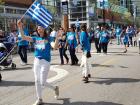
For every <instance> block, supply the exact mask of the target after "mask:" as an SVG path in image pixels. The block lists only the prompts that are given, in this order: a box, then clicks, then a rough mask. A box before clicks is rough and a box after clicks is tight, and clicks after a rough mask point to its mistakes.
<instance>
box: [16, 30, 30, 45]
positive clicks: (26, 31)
mask: <svg viewBox="0 0 140 105" xmlns="http://www.w3.org/2000/svg"><path fill="white" fill-rule="evenodd" d="M23 32H24V35H26V36H28V35H29V33H28V30H27V29H24V30H23ZM18 33H19V32H18ZM18 40H19V41H18V46H28V44H29V43H28V41H26V40H22V38H21V35H20V34H18Z"/></svg>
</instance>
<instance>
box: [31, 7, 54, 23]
mask: <svg viewBox="0 0 140 105" xmlns="http://www.w3.org/2000/svg"><path fill="white" fill-rule="evenodd" d="M33 6H34V7H35V8H36V7H37V6H36V5H35V4H33ZM40 9H41V10H42V11H43V13H45V15H46V16H48V17H50V18H51V19H52V16H51V15H50V14H49V13H48V12H47V11H45V10H44V8H43V7H41V8H40ZM40 12H41V11H40ZM43 13H42V14H43ZM43 15H44V14H43ZM50 18H48V19H49V20H50V21H51V19H50Z"/></svg>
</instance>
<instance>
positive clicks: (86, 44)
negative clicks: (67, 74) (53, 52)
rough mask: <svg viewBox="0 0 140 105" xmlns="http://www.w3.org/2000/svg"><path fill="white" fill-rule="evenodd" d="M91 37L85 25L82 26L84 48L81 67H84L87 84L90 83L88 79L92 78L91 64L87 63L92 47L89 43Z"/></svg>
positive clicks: (81, 37)
mask: <svg viewBox="0 0 140 105" xmlns="http://www.w3.org/2000/svg"><path fill="white" fill-rule="evenodd" d="M89 40H90V39H89V35H88V33H87V27H86V25H85V24H82V25H81V33H80V45H81V48H82V52H83V53H82V59H81V60H82V62H81V67H83V72H82V74H83V77H84V79H83V80H84V81H85V83H88V78H90V77H91V75H90V70H89V64H88V61H87V54H88V53H90V49H91V45H90V41H89Z"/></svg>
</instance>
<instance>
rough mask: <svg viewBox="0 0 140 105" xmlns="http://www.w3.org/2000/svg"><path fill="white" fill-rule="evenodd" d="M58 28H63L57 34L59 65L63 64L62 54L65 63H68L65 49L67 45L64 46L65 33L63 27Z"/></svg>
mask: <svg viewBox="0 0 140 105" xmlns="http://www.w3.org/2000/svg"><path fill="white" fill-rule="evenodd" d="M60 30H63V31H61V34H60V33H59V34H60V35H59V38H58V41H59V42H58V47H59V54H60V59H61V65H63V64H64V59H63V56H64V57H65V59H66V63H67V64H68V62H69V58H68V56H67V54H66V49H67V46H66V33H65V31H64V29H63V28H62V27H61V28H60Z"/></svg>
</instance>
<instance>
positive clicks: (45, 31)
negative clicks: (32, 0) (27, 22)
mask: <svg viewBox="0 0 140 105" xmlns="http://www.w3.org/2000/svg"><path fill="white" fill-rule="evenodd" d="M37 28H38V26H37ZM37 28H36V33H37V35H38V36H39V37H40V35H39V33H38V31H37ZM48 36H49V34H48V33H47V29H46V28H45V29H44V36H43V38H46V37H48Z"/></svg>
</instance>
